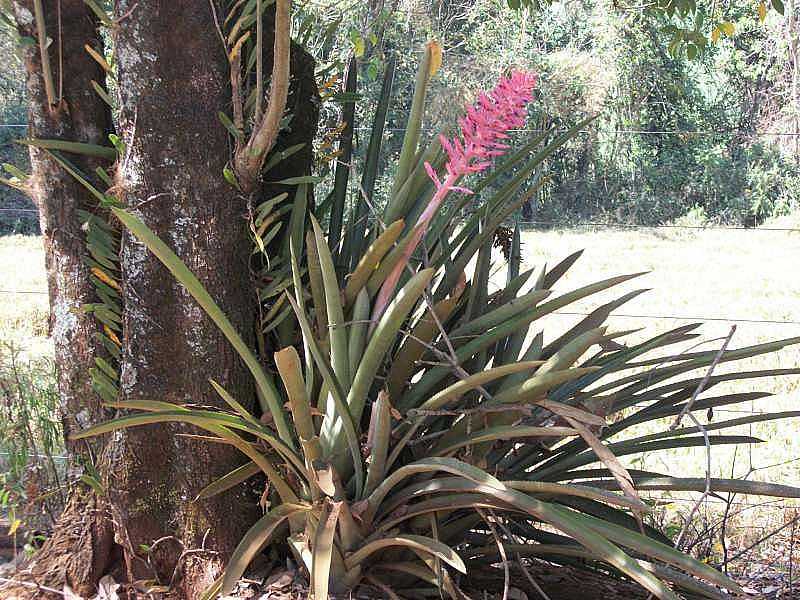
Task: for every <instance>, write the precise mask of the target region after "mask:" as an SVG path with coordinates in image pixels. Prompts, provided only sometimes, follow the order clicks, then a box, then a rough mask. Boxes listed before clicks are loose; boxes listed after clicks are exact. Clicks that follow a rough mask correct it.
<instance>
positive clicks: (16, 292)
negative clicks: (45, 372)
mask: <svg viewBox="0 0 800 600" xmlns="http://www.w3.org/2000/svg"><path fill="white" fill-rule="evenodd" d="M46 291H47V281H46V279H45V270H44V248H43V247H42V239H41V238H39V237H35V236H23V235H11V236H5V237H0V340H2V341H3V342H13V343H14V344H16V345H18V346H20V347H22V348H23V349H24V350H25V351H26V352H29V353H31V354H32V355H42V354H45V355H49V354H50V353H51V351H50V344H49V342H48V340H47V331H48V316H49V308H48V304H47V295H46V293H42V292H46ZM28 292H34V293H28Z"/></svg>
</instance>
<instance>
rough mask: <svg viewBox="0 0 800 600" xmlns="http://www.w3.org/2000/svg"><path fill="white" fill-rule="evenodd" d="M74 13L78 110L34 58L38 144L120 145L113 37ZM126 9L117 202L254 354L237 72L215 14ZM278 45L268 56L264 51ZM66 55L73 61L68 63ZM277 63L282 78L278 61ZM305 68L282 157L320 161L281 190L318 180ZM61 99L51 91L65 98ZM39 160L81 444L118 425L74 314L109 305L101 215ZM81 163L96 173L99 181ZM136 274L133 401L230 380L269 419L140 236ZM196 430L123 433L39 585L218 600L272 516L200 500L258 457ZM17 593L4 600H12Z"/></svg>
mask: <svg viewBox="0 0 800 600" xmlns="http://www.w3.org/2000/svg"><path fill="white" fill-rule="evenodd" d="M60 1H61V14H60V18H61V24H62V27H63V31H64V32H65V35H64V40H63V44H61V45H59V43H58V42H61V41H62V40H59V39H58V38H55V42H53V43H51V44H50V46H49V50H48V51H49V53H50V59H51V62H53V64H59V63H61V62H63V63H64V66H63V81H64V93H63V96H64V99H65V100H64V102H62V103H60V104H57V105H56V106H55V107H54V108H51V107H50V102H49V101H48V93H47V90H46V89H45V86H44V85H43V84H42V77H43V76H42V72H43V68H42V63H41V59H40V57H39V49H38V48H36V47H34V48H32V49H30V50H29V56H28V64H27V66H28V74H29V75H28V77H29V87H30V93H31V106H32V114H31V123H32V124H33V128H34V129H33V135H35V136H36V137H44V138H54V137H58V138H63V139H66V140H71V141H85V142H92V143H104V139H105V137H106V134H107V133H108V132H109V131H110V127H111V125H110V115H109V111H108V109H107V108H106V107H105V106H104V105H103V104H102V103H100V100H99V99H98V98H96V97H95V95H94V92H93V91H92V90H91V85H90V80H92V79H93V80H95V81H99V82H102V81H103V78H104V73H103V72H102V70H100V68H99V66H98V65H97V64H96V63H95V62H94V61H93V60H92V59H90V58H89V57H88V55H87V54H86V52H85V51H84V49H83V45H84V44H85V43H89V44H90V45H92V46H94V47H95V48H98V47H102V45H101V43H100V40H99V37H98V36H97V32H96V23H95V22H94V20H93V18H91V13H90V11H89V10H88V9H87V8H86V5H85V3H84V2H83V0H60ZM18 4H19V5H18V7H17V13H18V14H17V16H18V17H19V18H20V24H21V29H22V32H23V34H24V35H31V34H32V33H35V31H36V22H35V18H34V10H33V0H19V3H18ZM222 4H223V3H222V2H217V3H216V5H215V7H216V10H217V14H218V15H222V14H223V11H222ZM57 6H58V0H47V1H46V2H45V17H46V22H47V24H48V31H47V33H48V34H49V35H50V37H53V35H54V34H53V33H51V32H50V28H49V25H50V23H51V22H52V23H58V22H59V21H58V18H59V15H58V14H57V11H56V8H57ZM115 12H116V14H115V17H116V22H115V25H114V27H113V30H112V31H113V34H114V46H115V55H116V77H117V91H118V93H119V98H118V100H119V107H120V112H119V127H118V129H119V135H120V138H121V139H122V140H123V142H124V144H125V147H126V150H125V155H124V156H121V157H120V159H119V160H118V163H117V169H116V173H115V179H116V181H115V186H114V188H113V190H114V192H115V193H116V195H117V196H118V198H119V199H120V201H121V202H122V203H123V204H124V205H125V206H127V207H128V208H129V210H131V211H132V212H133V213H135V214H136V215H137V216H138V217H139V218H140V219H142V220H143V221H144V222H145V223H146V224H147V225H148V226H149V227H150V228H151V229H152V230H153V231H154V232H155V233H156V234H157V235H158V236H159V237H160V238H161V239H162V240H164V241H165V242H166V243H167V244H169V245H170V247H171V248H172V249H173V250H174V251H175V252H176V254H177V255H178V256H179V257H180V258H181V259H182V260H183V261H184V262H185V263H186V264H187V266H188V267H189V268H190V269H191V270H192V271H193V272H194V273H195V274H196V275H197V277H198V278H199V279H200V281H201V282H202V283H203V285H204V286H205V287H206V288H207V289H208V291H209V292H210V293H211V295H212V296H213V297H214V298H215V300H216V301H217V303H218V304H219V305H220V307H221V308H222V309H223V311H224V312H225V313H226V314H227V315H228V317H229V318H230V320H231V321H232V323H233V324H234V326H235V327H236V328H237V329H238V330H239V332H240V333H241V334H242V336H243V337H244V339H245V340H246V341H248V342H252V338H253V333H254V327H255V323H254V319H253V317H254V315H255V311H256V306H257V304H256V302H257V299H256V295H255V291H254V288H253V285H252V282H251V277H250V272H249V266H250V265H249V259H250V250H251V248H252V243H251V241H250V240H249V236H248V233H247V231H248V230H247V227H248V225H247V221H246V215H247V210H248V200H250V201H252V202H253V203H256V202H258V201H259V200H260V198H258V197H254V198H251V199H248V198H244V197H242V196H240V195H238V194H237V193H236V191H235V190H234V189H233V188H232V187H231V186H229V185H228V184H227V183H226V182H225V180H224V178H223V168H224V167H225V165H226V163H227V162H228V161H229V159H230V156H229V139H228V134H227V132H226V130H225V129H224V127H222V125H221V124H220V122H219V120H218V117H217V114H218V112H219V111H228V110H229V104H230V84H229V66H228V61H227V57H226V52H225V48H224V46H223V43H222V41H221V40H220V38H219V35H218V32H217V28H216V25H215V17H214V13H213V11H212V8H211V4H210V3H201V4H197V3H196V2H189V1H188V0H139V1H138V2H137V1H134V0H119V1H118V2H117V3H116V7H115ZM272 28H273V24H272V20H271V19H270V18H269V16H268V17H267V19H265V34H266V35H265V38H270V37H271V36H272V31H271V29H272ZM54 31H57V28H56V27H55V26H54ZM271 45H272V44H271V43H269V44H265V52H268V51H267V50H266V48H271ZM59 47H60V48H61V53H62V54H61V55H59V56H56V55H55V54H54V53H55V52H56V49H57V48H59ZM265 58H267V60H265V63H266V64H267V65H268V64H270V63H271V53H270V55H269V56H267V57H265ZM291 67H292V71H293V75H295V77H294V81H293V82H292V87H291V95H290V99H289V104H288V107H287V108H288V110H289V111H290V112H291V113H292V114H293V119H292V121H291V125H290V128H289V130H288V131H285V132H283V133H282V135H281V136H280V138H279V141H278V145H277V148H278V149H280V148H284V147H287V146H289V145H293V144H295V143H305V144H306V147H305V148H303V151H301V152H299V153H297V154H296V155H294V156H293V157H292V158H291V159H290V160H286V161H284V162H282V163H280V164H279V165H278V166H276V167H274V168H273V170H272V171H271V172H270V173H269V174H268V175H267V176H266V177H265V179H266V180H272V181H276V180H280V179H285V178H287V177H291V176H297V175H305V174H308V173H310V170H311V166H312V162H313V152H312V142H313V138H314V134H315V131H316V123H317V117H318V105H319V97H318V92H317V87H316V82H315V80H314V62H313V59H312V58H311V57H310V55H308V54H307V53H305V51H303V50H302V48H300V47H299V46H297V45H293V47H292V64H291ZM56 75H61V73H57V74H56ZM57 81H58V78H57ZM56 89H57V84H56ZM52 92H53V87H52V86H51V88H50V96H51V97H52ZM73 98H74V99H75V100H74V101H73V100H72V99H73ZM90 107H91V109H92V110H94V111H96V112H95V113H92V112H91V111H90V110H89V109H90ZM33 159H34V192H35V193H34V195H35V196H36V197H37V198H39V199H40V206H41V207H42V214H43V217H42V223H43V230H44V231H45V234H46V239H47V244H48V273H49V275H50V279H51V283H50V285H51V294H52V296H51V298H52V303H53V313H54V336H55V337H56V351H57V359H58V361H59V367H60V368H61V370H60V375H59V383H60V387H61V393H62V397H63V398H64V414H65V415H66V418H67V422H66V423H65V431H66V432H67V433H70V432H73V431H75V430H76V429H83V428H85V427H86V426H88V425H91V424H93V423H96V422H97V421H99V420H103V419H105V418H107V417H108V416H109V415H107V414H104V413H103V410H102V408H101V407H100V404H99V401H98V398H97V397H96V396H95V395H94V393H93V392H92V391H91V380H90V378H89V373H88V369H89V367H91V366H92V365H93V361H94V357H95V356H96V355H97V353H98V352H99V349H98V347H97V346H96V344H95V334H96V333H97V325H96V322H95V320H94V318H93V317H92V316H91V315H88V314H85V313H83V312H71V311H70V310H69V309H72V308H77V307H80V306H81V305H83V304H85V303H87V302H92V301H94V290H93V287H92V285H91V282H90V272H89V270H88V268H87V267H86V266H85V264H84V261H83V259H84V254H85V239H84V237H85V236H84V235H83V232H82V231H81V223H80V220H79V219H78V218H77V216H76V211H77V209H78V208H79V207H80V208H84V209H86V208H91V207H94V206H96V204H97V203H96V201H95V200H94V199H92V198H91V197H89V196H88V195H87V194H86V193H85V191H84V189H83V188H82V187H81V186H80V185H79V184H77V183H75V182H74V180H73V179H72V176H71V175H69V174H68V173H66V172H65V171H64V170H63V169H62V168H61V167H60V166H59V165H57V164H56V163H54V162H52V161H50V160H49V159H48V158H47V155H45V154H42V153H40V152H34V153H33ZM70 159H71V160H72V159H73V157H72V156H71V157H70ZM80 166H81V168H82V170H84V171H86V172H87V173H91V172H92V170H93V168H94V165H92V164H89V163H83V164H80ZM277 189H278V188H275V187H273V186H271V185H269V184H264V185H263V186H261V189H260V190H259V195H260V196H261V197H263V198H267V197H269V195H270V194H272V193H273V192H276V191H277ZM120 266H121V278H120V279H121V282H122V288H123V290H122V292H123V293H122V295H123V299H124V308H123V334H124V335H123V336H122V344H123V347H122V357H121V364H120V371H121V372H120V396H121V399H123V400H133V399H154V400H163V401H168V402H175V403H194V404H198V405H203V406H216V407H224V406H225V404H224V403H223V402H222V401H221V399H220V398H218V397H217V396H216V394H215V393H214V392H213V390H212V388H211V386H210V385H209V382H208V380H209V378H213V379H215V380H216V381H217V382H219V383H220V384H221V385H222V386H223V387H224V388H225V389H227V390H228V391H229V392H230V393H231V394H232V395H233V396H234V397H236V398H237V399H238V400H239V401H240V402H241V403H242V404H243V405H244V406H246V407H248V408H250V407H252V406H253V404H254V398H255V394H254V390H253V385H252V381H251V377H250V375H249V373H248V372H247V371H246V369H245V368H244V366H243V364H242V363H241V361H240V360H239V357H238V355H236V353H235V352H234V350H233V349H232V347H231V346H230V344H229V343H228V342H227V340H226V339H225V338H224V337H223V336H222V334H221V333H220V332H219V331H218V330H217V328H216V326H215V325H214V324H213V323H212V322H211V321H210V319H208V318H207V317H206V315H205V314H204V313H203V311H202V310H201V309H200V307H199V306H198V305H197V304H196V302H195V301H194V299H193V298H192V297H191V296H190V295H189V294H188V292H187V291H186V290H185V289H184V288H183V287H182V286H181V285H180V284H179V283H177V282H176V281H175V279H174V277H173V276H172V275H171V274H170V273H169V272H168V271H167V269H166V268H165V267H163V265H162V264H161V263H160V262H159V261H158V259H156V258H155V257H154V256H153V255H152V254H151V253H150V252H149V251H148V250H147V249H146V248H145V246H143V245H142V244H141V243H139V242H138V240H137V239H136V238H135V237H133V236H132V235H130V234H128V233H127V232H123V237H122V243H121V256H120ZM64 298H67V300H65V299H64ZM196 432H197V431H196V430H195V429H193V428H190V427H187V426H179V425H171V426H150V427H144V428H134V429H128V430H123V431H120V432H117V433H116V434H114V435H112V436H108V438H107V439H106V440H104V441H105V444H104V445H103V447H102V451H99V454H100V459H99V464H98V468H99V469H100V471H101V474H102V475H103V480H104V481H103V483H104V485H105V487H106V489H107V494H106V495H105V496H103V497H97V496H96V495H94V494H93V493H92V492H91V490H89V489H88V488H84V487H80V486H78V487H76V488H75V490H74V493H73V494H72V495H71V498H70V501H69V503H68V506H67V508H66V509H65V511H64V519H62V520H63V521H64V522H63V523H59V524H58V526H57V528H56V531H55V532H54V534H53V536H52V538H51V539H50V540H48V542H47V543H46V544H45V547H44V548H43V550H42V551H40V552H39V553H38V554H37V556H36V558H35V561H34V562H33V565H32V569H31V575H32V576H31V577H30V578H29V579H28V582H30V581H36V582H37V583H38V584H42V585H45V586H48V587H50V588H55V589H61V588H62V586H63V585H64V584H67V585H69V586H70V587H71V588H72V589H73V590H75V591H76V592H78V593H80V594H82V595H86V596H90V595H92V593H93V591H94V589H95V587H96V583H97V581H98V579H99V578H100V577H101V576H102V575H104V574H106V573H109V572H112V573H113V574H114V576H115V578H116V579H117V581H122V580H125V581H126V582H127V583H129V584H134V583H135V582H137V581H142V580H149V581H153V580H155V581H157V582H158V583H160V584H162V585H170V586H171V593H172V596H173V597H176V598H187V599H192V598H196V597H198V596H199V595H200V594H201V593H202V592H203V591H205V589H206V588H207V586H208V585H209V584H210V583H211V582H212V581H213V580H214V579H215V578H216V577H217V576H218V575H219V573H220V571H221V568H222V567H223V566H224V564H225V563H226V562H227V559H228V558H229V556H230V553H231V552H232V550H233V549H234V547H235V546H236V544H237V543H238V542H239V540H240V538H241V536H242V534H243V533H244V532H245V531H246V530H247V528H248V527H249V526H250V525H251V524H252V523H253V522H254V521H255V519H256V518H257V516H258V514H257V513H258V509H257V503H256V502H255V497H254V496H253V494H252V492H251V491H249V490H243V489H242V486H240V487H239V488H238V489H235V490H232V491H230V492H228V493H226V494H222V495H220V496H217V497H215V498H214V499H212V500H209V501H204V502H192V500H193V498H194V497H195V495H196V493H197V492H198V491H199V490H200V489H201V488H202V487H203V486H205V485H206V484H207V483H209V482H210V481H212V480H214V479H215V478H217V477H219V476H220V475H222V474H225V473H227V472H229V471H230V470H232V469H233V468H235V467H236V466H238V465H240V464H241V463H242V461H243V458H242V456H241V455H240V454H239V453H238V451H236V450H234V449H232V448H230V447H228V446H224V445H216V444H212V443H209V442H207V441H200V440H197V439H192V438H188V437H185V436H181V435H178V434H181V433H196ZM112 524H113V526H112ZM115 542H116V544H115ZM130 589H131V592H132V593H134V592H133V587H131V588H130ZM4 593H5V591H4V592H2V593H0V597H4V598H5V597H8V596H6V595H3V594H4ZM8 593H13V594H15V595H20V596H21V597H35V598H41V597H46V596H47V593H46V592H45V591H44V590H43V589H42V588H30V587H28V588H14V589H13V590H11V591H9V592H8Z"/></svg>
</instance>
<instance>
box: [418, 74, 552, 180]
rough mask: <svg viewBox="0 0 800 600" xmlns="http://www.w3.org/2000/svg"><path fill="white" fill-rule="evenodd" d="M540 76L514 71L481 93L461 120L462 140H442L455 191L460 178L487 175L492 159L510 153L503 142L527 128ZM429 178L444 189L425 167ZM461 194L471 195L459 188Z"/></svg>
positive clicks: (429, 168) (459, 122) (449, 174)
mask: <svg viewBox="0 0 800 600" xmlns="http://www.w3.org/2000/svg"><path fill="white" fill-rule="evenodd" d="M535 85H536V75H535V74H533V73H526V72H524V71H513V72H512V73H511V76H510V77H503V78H501V79H500V81H499V82H498V84H497V86H496V87H495V88H494V89H493V90H492V91H491V92H489V93H485V92H484V93H481V95H480V96H479V97H478V100H477V102H475V104H473V105H472V106H470V107H469V108H468V109H467V114H466V116H465V117H462V118H461V119H459V120H458V124H459V126H460V127H461V139H459V138H458V137H456V138H453V139H452V140H450V139H448V138H446V137H445V136H440V138H439V139H440V140H441V143H442V148H444V150H445V152H447V156H448V158H449V160H448V161H447V165H446V169H447V182H449V183H450V185H449V186H447V187H449V188H450V189H451V190H454V189H456V188H455V187H454V186H453V185H452V184H453V183H454V181H455V180H456V179H457V178H458V177H462V176H464V175H468V174H470V173H478V172H480V171H483V170H484V169H486V168H487V167H488V166H489V165H490V164H491V159H492V158H493V157H495V156H500V155H502V154H504V153H505V151H506V150H508V145H507V144H505V143H504V142H503V140H506V139H508V134H507V133H506V132H507V131H509V130H511V129H517V128H520V127H522V126H523V125H525V117H526V116H527V112H528V110H527V106H528V103H529V102H530V101H531V98H532V96H533V88H534V86H535ZM425 169H426V170H427V172H428V175H429V176H430V178H431V179H432V180H433V182H434V183H435V184H436V188H437V189H440V188H441V187H442V186H443V185H445V184H443V183H442V182H441V181H439V178H438V177H437V175H436V173H435V171H434V170H433V168H432V167H431V166H430V165H429V164H428V163H425ZM458 191H468V190H464V189H463V188H458Z"/></svg>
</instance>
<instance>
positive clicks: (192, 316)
mask: <svg viewBox="0 0 800 600" xmlns="http://www.w3.org/2000/svg"><path fill="white" fill-rule="evenodd" d="M217 10H218V11H220V6H217ZM117 14H118V16H119V18H120V19H121V21H120V27H119V29H118V31H117V34H116V48H115V50H116V58H117V68H118V86H119V94H120V107H121V111H120V131H121V137H122V139H123V140H124V142H125V144H126V145H127V156H126V157H125V158H124V160H123V161H122V162H121V164H120V166H119V170H118V173H117V178H118V182H117V183H118V185H119V189H121V190H122V191H121V196H120V198H121V200H122V201H123V202H124V203H125V204H126V205H127V206H128V207H129V208H130V209H131V210H132V212H133V213H134V214H136V215H137V216H138V217H139V218H140V219H142V220H143V221H144V222H145V223H146V224H147V225H148V226H149V227H150V228H151V229H152V230H153V231H154V232H155V233H156V234H157V235H158V236H159V237H160V238H161V239H162V240H164V241H165V242H166V243H168V244H169V245H170V246H171V247H172V249H173V250H174V251H175V253H176V254H177V255H178V256H179V257H180V258H181V259H182V260H183V261H184V262H185V263H186V265H187V266H188V267H189V269H191V270H192V272H194V273H195V275H196V276H197V277H198V278H199V279H200V281H201V282H202V283H203V285H204V286H205V287H206V289H207V290H208V291H209V293H210V294H211V295H212V296H213V297H214V298H215V300H216V301H217V303H218V304H219V305H220V307H221V308H222V310H223V311H224V312H225V313H226V314H227V315H228V318H229V319H230V320H231V322H232V323H233V324H234V326H235V327H236V328H237V329H238V330H239V332H241V333H242V335H243V336H244V338H245V340H249V339H250V338H252V335H253V334H252V332H253V318H252V316H253V312H254V306H255V304H254V303H255V297H254V295H253V294H252V293H251V286H250V278H249V270H248V258H249V255H250V249H251V245H250V242H249V240H248V236H247V222H246V220H245V215H246V210H247V205H246V199H244V198H242V197H241V196H238V195H237V194H236V192H235V190H234V189H233V188H232V187H231V186H229V185H228V184H227V183H226V182H225V180H224V178H223V175H222V173H223V168H224V167H225V164H226V163H227V162H228V158H229V154H228V137H227V133H226V130H225V129H224V128H223V127H222V125H221V124H220V123H219V120H218V118H217V113H218V112H219V111H220V110H225V109H226V107H227V106H228V103H229V101H230V91H229V83H228V82H229V74H228V73H229V71H228V63H227V59H226V52H225V48H224V47H223V45H222V42H221V40H220V38H219V36H218V34H217V32H216V29H215V24H214V17H213V13H212V10H211V6H210V4H209V3H199V4H198V3H197V2H190V1H188V0H139V1H138V2H136V1H132V0H131V1H128V0H125V1H120V2H118V3H117ZM220 14H221V13H220ZM121 265H122V278H123V292H124V297H125V308H124V317H123V331H124V342H123V356H122V369H121V379H120V384H121V390H120V391H121V396H122V399H123V400H140V399H151V400H153V399H154V400H162V401H167V402H175V403H194V404H199V405H204V406H219V407H222V406H224V403H223V402H222V400H221V399H220V398H219V397H218V396H217V395H216V394H215V393H214V392H213V389H212V388H211V386H210V385H209V378H214V379H215V380H216V381H217V382H218V383H219V384H220V385H222V386H223V387H224V388H225V389H227V390H228V391H229V392H230V393H231V394H232V395H233V396H234V397H235V398H237V399H238V400H239V401H240V402H241V403H242V404H243V405H244V406H245V407H252V405H253V399H254V391H253V386H252V382H251V379H250V376H249V374H248V373H247V372H246V370H245V368H244V366H243V364H242V363H241V361H240V360H239V358H238V356H237V355H236V353H235V352H234V350H233V348H232V347H231V346H230V344H229V343H228V342H227V341H226V340H225V338H224V337H223V335H222V334H221V333H220V332H219V330H218V329H217V328H216V326H215V325H214V324H213V323H212V322H211V320H210V319H209V318H208V317H207V316H206V315H205V314H204V312H203V311H202V310H201V309H200V307H199V306H198V305H197V303H196V302H195V301H194V299H193V298H192V297H191V296H190V295H189V293H188V292H187V291H186V290H185V289H184V288H183V287H182V286H181V285H180V284H179V283H177V281H175V279H174V277H173V276H172V275H171V274H170V273H169V272H168V271H167V269H166V268H165V267H164V266H163V265H162V264H161V263H160V262H159V260H158V259H157V258H155V256H153V255H152V254H151V253H150V252H149V251H148V250H147V248H146V247H145V246H144V245H143V244H141V243H139V242H138V241H137V240H136V239H135V237H133V236H132V235H130V234H128V233H124V234H123V241H122V256H121ZM189 432H193V430H191V429H190V428H188V427H184V426H179V425H173V426H161V425H159V426H149V427H143V428H134V429H128V430H123V431H121V432H120V433H119V434H118V435H117V436H115V437H114V440H113V441H112V442H111V449H110V453H109V459H110V463H109V469H110V471H109V474H110V479H109V488H110V490H111V498H112V506H113V510H114V513H115V521H116V526H117V535H118V537H119V538H120V539H121V540H122V543H123V546H124V548H125V565H126V569H127V575H128V577H129V579H130V581H134V580H138V579H153V578H156V579H157V580H159V581H160V582H161V583H163V584H167V583H170V582H171V581H172V580H176V581H178V583H177V584H176V592H177V593H178V595H179V597H180V598H196V597H198V596H199V595H200V593H202V592H203V591H204V590H205V588H206V587H207V586H208V585H210V584H211V583H212V582H213V580H214V579H216V578H217V576H219V574H220V571H221V568H222V567H223V566H224V564H225V562H226V560H227V558H228V557H229V556H230V553H231V552H232V550H233V549H234V548H235V546H236V544H237V543H238V541H239V539H240V537H241V536H242V534H243V533H244V532H245V531H246V530H247V528H248V527H249V525H251V524H252V523H253V521H254V518H255V517H256V514H255V510H256V506H255V503H254V502H253V501H252V498H251V497H249V495H248V494H247V493H246V492H244V491H243V490H242V488H241V487H239V488H236V489H234V490H232V491H230V492H228V493H225V494H222V495H220V496H217V497H215V498H213V499H211V500H208V501H204V502H192V499H193V498H194V497H195V495H196V494H197V492H198V491H199V490H200V488H201V487H203V486H204V485H206V484H207V483H209V482H210V481H211V480H213V479H215V478H217V477H219V476H221V475H223V474H224V473H227V472H229V471H231V470H232V469H234V468H235V467H237V466H239V465H240V464H241V463H242V456H241V455H240V454H239V453H238V452H237V451H236V450H235V449H233V448H231V447H229V446H225V445H215V444H211V443H208V442H206V441H199V440H196V439H191V438H187V437H181V436H179V435H177V434H179V433H189ZM189 550H192V551H193V552H192V553H191V554H189V555H184V554H182V553H184V552H186V551H189ZM198 550H203V551H202V552H198ZM176 574H180V575H182V576H181V577H180V578H176Z"/></svg>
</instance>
